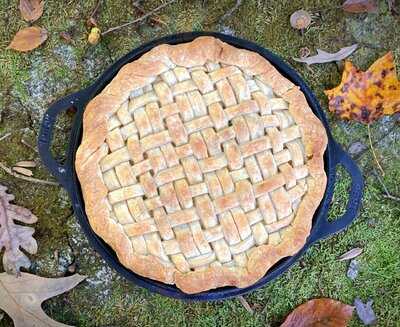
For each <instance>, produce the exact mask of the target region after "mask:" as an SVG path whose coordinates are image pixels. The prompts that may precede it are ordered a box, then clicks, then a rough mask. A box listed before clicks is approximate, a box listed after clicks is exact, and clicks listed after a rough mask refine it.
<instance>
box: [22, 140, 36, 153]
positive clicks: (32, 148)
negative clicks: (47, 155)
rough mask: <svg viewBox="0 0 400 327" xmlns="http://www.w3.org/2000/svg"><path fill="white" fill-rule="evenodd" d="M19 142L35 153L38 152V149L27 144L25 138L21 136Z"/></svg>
mask: <svg viewBox="0 0 400 327" xmlns="http://www.w3.org/2000/svg"><path fill="white" fill-rule="evenodd" d="M21 143H22V144H23V145H25V146H27V147H28V148H29V149H31V150H32V151H35V152H36V153H37V152H38V150H37V149H36V148H35V147H34V146H33V145H31V144H29V143H28V142H27V141H26V140H24V139H23V138H22V139H21Z"/></svg>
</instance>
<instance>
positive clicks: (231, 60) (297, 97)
mask: <svg viewBox="0 0 400 327" xmlns="http://www.w3.org/2000/svg"><path fill="white" fill-rule="evenodd" d="M206 61H213V62H220V63H224V64H227V65H233V66H238V67H239V68H241V69H242V70H243V71H244V72H249V73H251V74H253V75H254V74H257V75H258V76H257V78H259V79H260V80H261V81H263V82H264V83H266V84H268V85H269V86H271V88H272V89H273V91H274V92H275V93H276V94H278V95H279V96H281V97H282V98H283V99H284V100H286V101H287V102H288V103H289V112H290V114H291V115H292V116H293V118H294V120H295V122H296V124H297V125H299V127H300V132H301V137H302V141H303V144H304V146H305V150H306V155H307V158H308V160H307V163H306V165H307V167H308V169H309V174H310V175H309V177H307V182H308V189H307V193H306V194H305V196H304V197H303V199H302V201H301V203H300V205H299V207H298V209H297V212H296V216H295V218H294V220H293V222H292V224H291V226H290V227H289V228H288V229H287V230H286V231H285V235H284V237H283V240H282V241H281V242H280V243H279V244H277V245H273V244H268V245H261V246H258V247H256V248H254V249H253V250H252V252H251V255H250V256H249V260H248V263H247V267H226V266H221V267H209V268H206V269H205V270H200V271H191V272H187V273H182V272H179V271H178V270H176V269H175V267H174V265H173V264H169V263H166V262H164V261H161V260H160V259H158V258H157V257H155V256H152V255H140V254H137V253H134V251H133V248H132V244H131V242H130V241H129V238H128V236H127V235H126V234H125V233H124V231H123V230H122V227H121V226H119V225H118V223H116V222H115V221H114V220H113V219H111V218H110V213H109V209H108V207H107V201H106V197H107V193H108V190H107V188H106V186H105V185H104V183H103V179H102V176H101V170H100V167H99V161H100V159H101V158H102V157H103V156H104V155H105V153H107V147H105V146H104V142H105V140H106V136H107V120H108V119H109V118H110V117H111V116H112V115H113V114H114V113H115V112H116V110H117V109H118V108H119V107H120V106H121V104H122V103H123V102H125V101H126V99H127V98H128V96H129V93H130V92H131V91H132V90H135V89H138V88H141V87H144V86H145V85H147V84H149V83H151V82H152V81H153V80H154V76H156V75H159V74H160V73H162V72H165V71H167V70H168V69H169V65H171V63H173V64H175V65H179V66H183V67H193V66H198V65H203V64H205V63H206ZM200 77H201V76H200ZM201 87H207V86H206V85H202V86H201ZM210 108H215V117H216V119H220V117H219V116H218V107H215V106H214V107H210ZM210 110H211V109H210ZM213 112H214V110H213ZM171 124H172V122H171ZM176 137H177V138H179V137H182V136H180V135H176ZM326 144H327V137H326V133H325V129H324V127H323V126H322V124H321V123H320V121H319V120H318V119H317V118H316V117H315V115H314V114H313V113H312V111H311V109H310V108H309V106H308V104H307V101H306V99H305V97H304V95H303V93H302V92H301V91H300V90H299V88H298V87H296V86H295V85H294V84H293V83H291V82H290V81H289V80H287V79H286V78H284V77H283V76H282V75H281V74H280V73H279V72H278V71H277V70H276V69H275V68H274V67H273V66H272V65H271V64H270V63H269V62H268V61H267V60H265V59H264V58H263V57H261V56H260V55H258V54H257V53H254V52H250V51H247V50H242V49H238V48H235V47H233V46H230V45H228V44H226V43H224V42H222V41H220V40H218V39H215V38H213V37H199V38H197V39H195V40H194V41H192V42H189V43H185V44H180V45H174V46H171V45H160V46H157V47H155V48H153V49H152V50H151V51H149V52H148V53H146V54H145V55H143V56H142V57H141V58H140V59H138V60H136V61H134V62H132V63H129V64H127V65H125V66H124V67H123V68H122V69H121V70H120V71H119V73H118V74H117V75H116V77H115V78H114V79H113V80H112V81H111V82H110V84H109V85H108V86H107V87H106V88H105V89H104V90H103V91H102V92H101V93H100V94H99V95H97V96H96V97H95V98H94V99H93V100H92V101H91V102H90V103H89V104H88V105H87V107H86V110H85V113H84V119H83V138H82V143H81V145H80V147H79V149H78V151H77V154H76V171H77V174H78V177H79V180H80V184H81V187H82V192H83V196H84V201H85V210H86V213H87V216H88V219H89V222H90V225H91V226H92V228H93V230H94V231H95V232H96V234H98V235H99V236H101V237H102V238H103V239H104V241H105V242H107V243H108V244H109V245H110V246H111V247H112V248H113V249H114V251H115V252H116V254H117V256H118V258H119V260H120V262H121V263H122V264H123V265H124V266H125V267H127V268H129V269H131V270H132V271H134V272H136V273H138V274H140V275H142V276H145V277H148V278H152V279H155V280H159V281H162V282H164V283H168V284H173V283H175V284H176V285H177V287H179V288H180V289H181V290H182V291H184V292H186V293H197V292H201V291H205V290H208V289H212V288H217V287H222V286H236V287H246V286H249V285H251V284H253V283H255V282H256V281H257V280H258V279H260V278H261V277H263V276H264V275H265V273H266V272H267V271H268V269H269V268H270V267H271V266H272V265H273V264H275V263H276V262H277V261H279V260H280V259H281V258H283V257H286V256H291V255H294V254H295V253H296V252H298V251H299V250H300V249H301V248H302V247H303V245H304V244H305V242H306V239H307V237H308V235H309V234H310V230H311V225H312V218H313V215H314V212H315V210H316V209H317V207H318V205H319V203H320V201H321V199H322V197H323V195H324V192H325V186H326V175H325V171H324V163H323V154H324V151H325V148H326ZM182 151H184V149H183V150H182ZM231 156H232V164H234V163H235V161H234V159H235V152H234V150H232V151H231ZM224 185H225V184H224ZM181 187H182V188H183V187H184V185H183V186H181ZM226 187H228V186H226ZM243 187H245V185H244V184H243ZM182 194H183V193H182ZM183 196H184V194H183V195H182V197H183ZM150 266H151V267H152V269H149V268H148V267H150Z"/></svg>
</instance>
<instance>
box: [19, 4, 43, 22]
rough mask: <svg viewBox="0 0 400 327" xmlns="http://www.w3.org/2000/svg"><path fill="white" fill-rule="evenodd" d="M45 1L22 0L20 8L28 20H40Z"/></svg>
mask: <svg viewBox="0 0 400 327" xmlns="http://www.w3.org/2000/svg"><path fill="white" fill-rule="evenodd" d="M43 6H44V2H43V1H41V0H20V1H19V10H20V12H21V16H22V18H23V19H25V20H26V21H27V22H34V21H35V20H38V19H39V18H40V17H41V16H42V14H43Z"/></svg>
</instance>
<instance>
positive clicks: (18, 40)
mask: <svg viewBox="0 0 400 327" xmlns="http://www.w3.org/2000/svg"><path fill="white" fill-rule="evenodd" d="M46 40H47V31H46V29H44V28H41V27H38V26H30V27H26V28H23V29H22V30H20V31H18V32H17V34H15V36H14V38H13V40H12V41H11V43H10V45H9V46H8V47H7V49H13V50H16V51H20V52H27V51H31V50H33V49H35V48H37V47H38V46H39V45H41V44H42V43H43V42H44V41H46Z"/></svg>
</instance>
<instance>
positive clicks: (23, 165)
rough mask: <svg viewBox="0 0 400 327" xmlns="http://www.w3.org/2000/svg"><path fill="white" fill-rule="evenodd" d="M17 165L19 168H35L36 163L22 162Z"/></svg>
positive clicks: (31, 161) (30, 161)
mask: <svg viewBox="0 0 400 327" xmlns="http://www.w3.org/2000/svg"><path fill="white" fill-rule="evenodd" d="M15 165H16V166H18V167H25V168H35V167H36V162H34V161H33V160H22V161H18V162H17V163H16V164H15Z"/></svg>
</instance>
